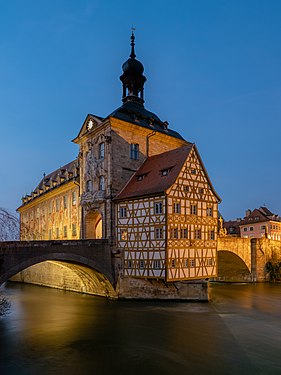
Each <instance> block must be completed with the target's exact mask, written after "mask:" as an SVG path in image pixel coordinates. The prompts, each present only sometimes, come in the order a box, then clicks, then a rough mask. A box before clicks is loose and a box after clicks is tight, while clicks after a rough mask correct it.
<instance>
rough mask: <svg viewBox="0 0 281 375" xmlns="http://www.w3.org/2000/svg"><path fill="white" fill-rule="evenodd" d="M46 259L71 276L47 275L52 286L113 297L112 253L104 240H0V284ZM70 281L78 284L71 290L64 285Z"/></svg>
mask: <svg viewBox="0 0 281 375" xmlns="http://www.w3.org/2000/svg"><path fill="white" fill-rule="evenodd" d="M46 261H47V264H48V263H50V261H51V263H52V265H56V266H57V267H58V266H59V267H60V269H61V268H62V267H63V268H64V270H67V272H66V273H64V275H72V276H71V277H70V276H68V280H61V279H59V278H60V277H62V276H61V274H63V273H60V272H57V273H56V274H53V275H50V277H52V281H51V285H52V286H53V285H56V283H57V284H59V285H58V287H59V288H61V287H62V284H65V286H66V287H65V288H63V289H70V290H76V289H77V288H78V290H79V291H81V292H85V293H90V294H98V295H102V296H109V297H115V282H116V280H115V272H114V265H113V256H112V252H111V248H110V245H109V244H108V241H107V240H79V241H75V240H66V241H20V242H0V285H1V284H2V283H4V282H5V281H7V280H8V279H10V278H11V277H13V276H14V275H16V274H19V272H21V271H23V270H25V269H27V268H28V267H30V266H34V265H38V264H40V265H41V267H42V266H43V265H45V266H44V267H46ZM48 261H49V262H48ZM43 262H45V263H43ZM37 267H39V265H38V266H37ZM35 268H36V266H35ZM40 270H42V268H41V269H40ZM45 270H46V268H45ZM53 273H54V271H53ZM19 275H20V274H19ZM38 275H40V272H38ZM73 275H75V277H74V276H73ZM18 277H19V276H18ZM38 277H39V278H40V276H38ZM64 277H65V276H64ZM70 278H72V280H70ZM18 281H20V280H18ZM39 283H40V282H39ZM71 283H72V284H80V285H76V286H77V288H76V289H75V288H74V289H71V288H69V287H67V285H66V284H69V285H71ZM42 285H43V283H42ZM51 285H50V286H51Z"/></svg>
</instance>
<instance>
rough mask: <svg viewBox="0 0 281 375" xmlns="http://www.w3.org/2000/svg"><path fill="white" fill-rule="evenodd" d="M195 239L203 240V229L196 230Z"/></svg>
mask: <svg viewBox="0 0 281 375" xmlns="http://www.w3.org/2000/svg"><path fill="white" fill-rule="evenodd" d="M195 239H196V240H201V229H195Z"/></svg>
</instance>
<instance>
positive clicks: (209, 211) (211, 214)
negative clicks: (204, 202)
mask: <svg viewBox="0 0 281 375" xmlns="http://www.w3.org/2000/svg"><path fill="white" fill-rule="evenodd" d="M206 214H207V216H213V207H207V210H206Z"/></svg>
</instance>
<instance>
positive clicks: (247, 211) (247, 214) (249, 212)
mask: <svg viewBox="0 0 281 375" xmlns="http://www.w3.org/2000/svg"><path fill="white" fill-rule="evenodd" d="M251 213H252V211H251V210H250V209H249V208H248V210H246V217H249V216H250V215H251Z"/></svg>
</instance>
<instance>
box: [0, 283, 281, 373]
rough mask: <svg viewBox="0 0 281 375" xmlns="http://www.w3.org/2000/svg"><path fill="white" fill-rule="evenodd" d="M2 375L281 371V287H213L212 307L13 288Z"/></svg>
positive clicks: (4, 327)
mask: <svg viewBox="0 0 281 375" xmlns="http://www.w3.org/2000/svg"><path fill="white" fill-rule="evenodd" d="M3 293H4V294H5V295H6V296H7V297H8V298H9V301H10V303H11V309H10V313H9V314H8V315H5V316H3V317H0V347H1V357H0V374H1V375H6V374H7V375H10V374H17V375H18V374H19V375H25V374H28V375H30V374H32V375H33V374H34V375H35V374H36V375H38V374H43V375H44V374H54V373H56V372H59V373H60V375H65V374H67V375H69V374H75V375H76V374H94V373H96V374H112V373H113V372H114V373H116V374H132V373H134V375H135V374H151V373H154V374H161V375H162V374H164V375H165V374H173V375H174V374H175V375H177V374H186V373H187V372H189V373H191V374H254V373H255V374H280V373H281V358H280V354H279V352H280V350H279V348H280V344H281V342H280V340H281V339H280V338H281V331H280V330H281V325H280V312H281V299H280V295H281V286H280V285H277V284H276V285H263V284H261V285H218V284H217V285H213V286H212V288H211V298H212V302H211V303H175V302H170V303H169V302H137V301H111V300H106V299H102V298H98V297H93V296H88V295H81V294H76V293H69V292H63V291H59V290H53V289H47V288H40V287H36V286H28V285H19V284H15V285H14V284H8V285H7V286H6V287H5V288H4V289H2V294H3Z"/></svg>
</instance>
